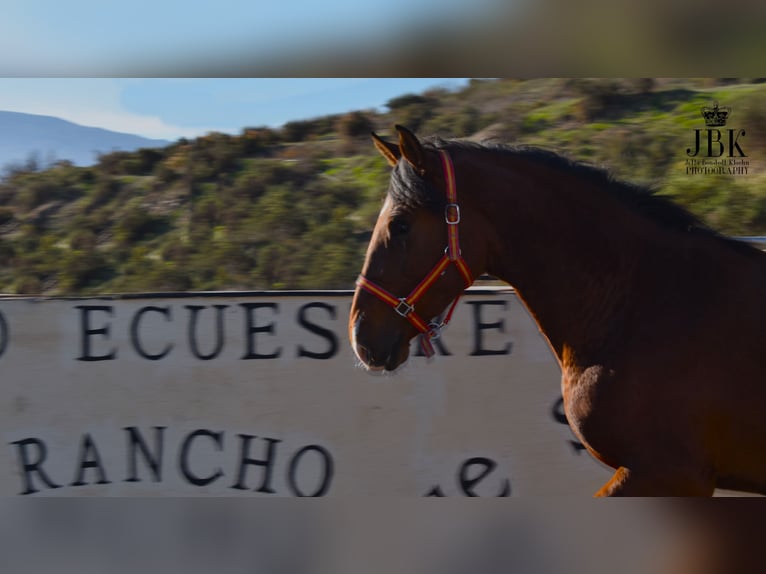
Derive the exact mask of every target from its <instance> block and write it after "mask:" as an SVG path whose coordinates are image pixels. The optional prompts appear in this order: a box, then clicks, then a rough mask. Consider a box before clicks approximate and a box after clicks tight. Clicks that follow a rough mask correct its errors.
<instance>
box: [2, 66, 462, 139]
mask: <svg viewBox="0 0 766 574" xmlns="http://www.w3.org/2000/svg"><path fill="white" fill-rule="evenodd" d="M465 83H466V80H465V79H459V78H0V110H4V111H14V112H24V113H31V114H39V115H48V116H55V117H59V118H62V119H65V120H69V121H72V122H75V123H78V124H81V125H86V126H93V127H100V128H105V129H109V130H112V131H118V132H125V133H132V134H136V135H141V136H144V137H150V138H158V139H168V140H175V139H178V138H180V137H189V138H191V137H197V136H200V135H204V134H205V133H208V132H211V131H220V132H224V133H232V134H237V133H240V132H241V131H242V129H243V128H245V127H256V126H270V127H279V126H281V125H283V124H284V123H285V122H288V121H291V120H300V119H309V118H315V117H319V116H323V115H328V114H337V113H343V112H347V111H351V110H365V109H376V110H383V109H385V103H386V102H387V101H389V100H390V99H391V98H393V97H396V96H400V95H403V94H406V93H419V92H422V91H424V90H426V89H429V88H432V87H446V88H448V89H455V88H458V87H460V86H462V85H464V84H465Z"/></svg>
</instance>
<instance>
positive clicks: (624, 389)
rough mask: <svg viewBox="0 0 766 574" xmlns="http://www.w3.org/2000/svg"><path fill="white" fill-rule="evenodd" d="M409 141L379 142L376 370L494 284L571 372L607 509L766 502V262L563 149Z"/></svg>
mask: <svg viewBox="0 0 766 574" xmlns="http://www.w3.org/2000/svg"><path fill="white" fill-rule="evenodd" d="M396 132H397V134H398V142H397V143H391V142H388V141H386V140H384V139H383V138H381V137H379V136H378V135H376V134H374V133H373V134H372V139H373V142H374V145H375V147H376V148H377V150H378V151H379V152H380V153H381V154H382V155H383V157H384V158H385V159H386V160H387V161H388V163H389V164H390V165H391V167H392V168H393V169H392V173H391V179H390V185H389V187H388V192H387V194H386V197H385V201H384V203H383V206H382V208H381V211H380V214H379V216H378V220H377V222H376V224H375V227H374V229H373V232H372V236H371V239H370V243H369V246H368V248H367V253H366V258H365V261H364V264H363V267H362V270H361V275H360V276H359V279H358V280H357V287H356V290H355V292H354V297H353V301H352V306H351V310H350V315H349V338H350V342H351V345H352V347H353V349H354V352H355V354H356V356H357V358H358V360H359V361H360V362H361V364H362V366H363V367H364V368H366V369H368V370H370V371H394V370H396V369H397V368H398V367H399V366H400V365H401V364H402V363H404V362H405V361H406V360H407V358H408V354H409V342H410V341H411V340H412V339H413V338H414V337H415V336H418V335H419V336H420V337H421V340H422V341H423V342H424V348H425V350H426V351H428V347H429V342H430V340H431V339H432V338H433V337H436V336H438V333H439V331H440V330H441V329H442V328H443V327H444V326H445V323H446V320H443V319H441V317H443V315H444V312H445V309H449V308H450V304H452V306H454V304H455V303H456V301H457V298H458V297H459V296H460V295H461V293H462V292H463V291H464V289H465V287H466V286H467V285H469V284H470V283H471V282H472V281H474V280H475V279H476V278H477V277H479V276H481V275H482V274H489V275H491V276H494V277H496V278H498V279H500V280H502V281H505V282H506V283H508V284H509V285H511V286H512V287H513V288H514V289H515V291H516V293H517V295H518V297H519V299H520V301H521V302H522V303H523V305H524V306H525V308H526V309H527V311H528V312H529V314H530V316H531V317H532V319H533V320H534V321H535V322H536V324H537V326H538V328H539V329H540V332H541V333H542V334H543V336H544V338H545V339H546V341H547V342H548V344H549V346H550V348H551V350H552V351H553V354H554V355H555V357H556V359H557V360H558V363H559V366H560V368H561V375H562V376H561V390H562V397H563V403H564V412H565V414H566V417H567V420H568V423H569V426H570V427H571V429H572V431H573V433H574V434H575V435H576V437H577V438H578V439H579V440H580V441H581V442H582V444H583V445H584V446H585V448H586V449H587V451H588V452H589V453H590V454H591V455H592V456H593V457H595V458H596V459H597V460H599V461H601V462H602V463H604V464H606V465H608V466H609V467H612V468H613V469H614V470H615V472H614V474H613V475H612V477H611V479H610V480H609V481H607V483H606V484H604V485H603V486H602V487H601V488H600V489H599V490H598V491H597V492H596V493H595V496H711V495H712V494H713V493H714V490H715V489H716V488H724V489H731V490H737V491H742V492H752V493H759V494H766V416H764V410H765V409H766V353H764V349H766V321H765V319H766V254H764V253H762V252H761V251H759V250H758V249H756V248H755V247H753V246H751V245H749V244H747V243H745V242H742V241H739V240H737V239H734V238H728V237H725V236H723V235H722V234H720V233H718V232H716V231H715V230H713V229H712V228H710V227H708V226H706V225H704V224H703V223H701V222H700V220H699V219H698V218H696V217H695V216H693V215H692V214H691V213H689V212H688V211H687V210H686V209H684V208H682V207H680V206H679V205H677V204H676V203H674V202H673V201H671V200H670V199H669V198H668V197H667V196H663V195H661V194H659V193H657V191H656V190H653V189H649V188H646V187H643V186H639V185H635V184H631V183H627V182H623V181H620V180H617V179H615V178H613V177H612V176H611V174H610V173H609V172H608V171H607V170H604V169H601V168H597V167H593V166H590V165H587V164H584V163H581V162H575V161H572V160H570V159H568V158H565V157H563V156H561V155H559V154H556V153H554V152H551V151H547V150H543V149H539V148H534V147H519V146H516V147H513V146H507V145H490V144H479V143H475V142H468V141H461V140H442V139H439V138H426V139H423V141H421V140H419V139H418V137H417V136H415V134H413V133H412V132H411V131H410V130H408V129H407V128H405V127H403V126H398V125H397V126H396ZM445 243H446V244H447V246H446V248H445ZM435 262H436V263H435ZM427 354H429V353H428V352H427Z"/></svg>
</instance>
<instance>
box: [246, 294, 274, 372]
mask: <svg viewBox="0 0 766 574" xmlns="http://www.w3.org/2000/svg"><path fill="white" fill-rule="evenodd" d="M240 306H241V307H243V308H244V309H245V311H246V312H247V321H246V324H245V338H246V339H247V353H245V356H244V357H242V358H243V359H276V358H277V357H279V355H280V354H281V353H282V349H281V347H280V348H278V349H277V350H276V351H274V352H273V353H270V354H262V353H256V352H255V337H253V334H255V333H273V332H274V323H269V324H268V325H262V326H259V327H256V326H255V317H253V313H252V311H253V310H255V309H260V308H261V307H269V308H271V309H274V311H277V310H278V307H277V304H276V303H240Z"/></svg>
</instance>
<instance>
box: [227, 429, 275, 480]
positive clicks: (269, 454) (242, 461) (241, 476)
mask: <svg viewBox="0 0 766 574" xmlns="http://www.w3.org/2000/svg"><path fill="white" fill-rule="evenodd" d="M239 438H240V439H241V440H242V446H241V447H240V449H239V473H238V477H237V482H235V483H234V484H233V485H232V488H236V489H238V490H246V489H247V486H245V474H247V468H246V466H247V465H248V464H252V465H254V466H263V467H266V471H265V472H264V474H263V481H262V482H261V486H260V487H259V488H256V489H254V490H256V491H257V492H266V493H269V494H274V490H273V489H272V488H271V486H269V483H270V482H271V474H272V472H271V471H272V470H273V462H274V445H276V444H277V443H279V442H282V441H280V440H277V439H273V438H264V439H263V440H265V441H266V442H268V443H269V445H268V447H267V449H268V450H267V451H266V459H265V460H259V459H255V458H249V457H248V456H247V453H248V452H249V450H250V441H251V440H252V439H254V438H255V437H254V436H252V435H249V434H241V435H239Z"/></svg>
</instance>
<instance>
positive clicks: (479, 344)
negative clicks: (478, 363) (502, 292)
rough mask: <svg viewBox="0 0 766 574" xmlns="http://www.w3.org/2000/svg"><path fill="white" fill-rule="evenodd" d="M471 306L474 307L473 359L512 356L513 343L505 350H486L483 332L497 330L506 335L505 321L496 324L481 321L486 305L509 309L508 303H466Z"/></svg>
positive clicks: (506, 346) (507, 345)
mask: <svg viewBox="0 0 766 574" xmlns="http://www.w3.org/2000/svg"><path fill="white" fill-rule="evenodd" d="M466 303H468V304H469V305H473V326H474V329H473V351H472V352H471V357H480V356H485V355H510V354H511V343H507V344H506V345H505V348H503V349H485V348H484V345H483V337H482V331H485V330H487V329H497V330H498V331H500V332H501V333H505V321H503V320H502V319H501V320H500V321H497V322H495V323H482V321H481V309H482V307H483V306H484V305H494V306H496V307H502V308H503V309H505V308H506V307H507V303H508V302H507V301H466Z"/></svg>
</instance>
